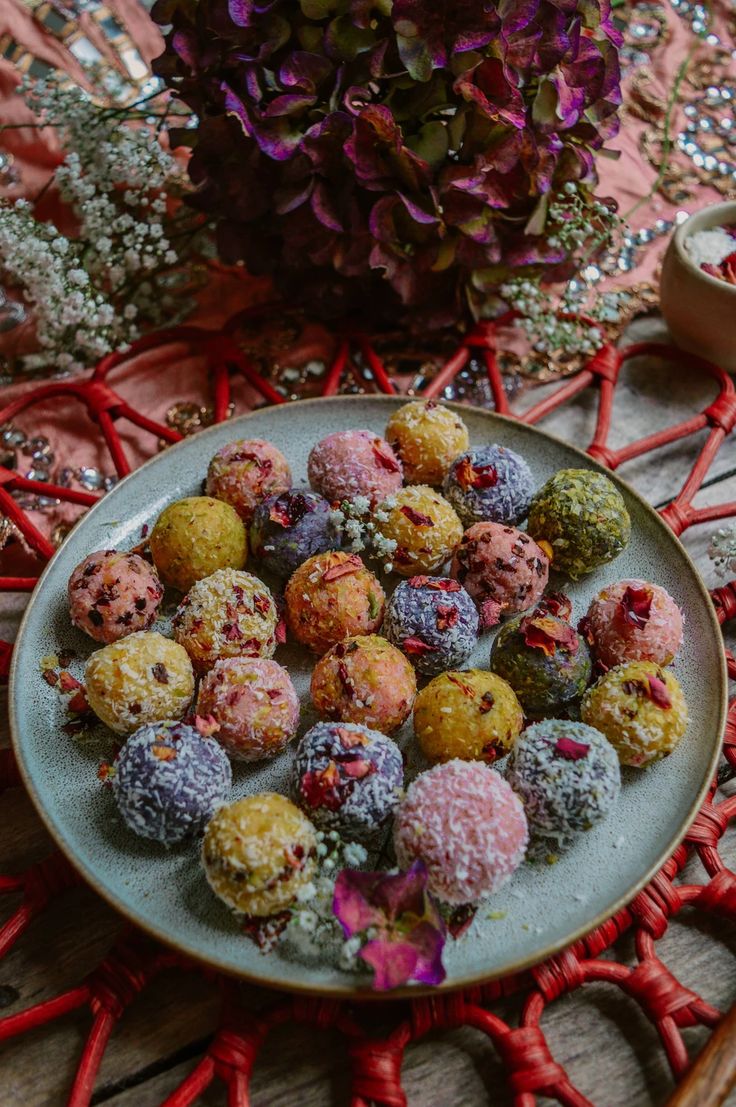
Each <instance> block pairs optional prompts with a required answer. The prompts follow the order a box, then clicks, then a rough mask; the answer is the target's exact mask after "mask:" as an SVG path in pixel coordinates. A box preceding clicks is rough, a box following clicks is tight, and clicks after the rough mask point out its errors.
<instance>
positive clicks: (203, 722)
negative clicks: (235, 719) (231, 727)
mask: <svg viewBox="0 0 736 1107" xmlns="http://www.w3.org/2000/svg"><path fill="white" fill-rule="evenodd" d="M194 729H195V730H196V731H198V733H199V734H201V735H202V737H203V738H209V737H210V735H212V734H215V733H216V731H218V730H219V729H220V724H219V723H218V721H217V719H216V718H215V717H214V715H195V716H194Z"/></svg>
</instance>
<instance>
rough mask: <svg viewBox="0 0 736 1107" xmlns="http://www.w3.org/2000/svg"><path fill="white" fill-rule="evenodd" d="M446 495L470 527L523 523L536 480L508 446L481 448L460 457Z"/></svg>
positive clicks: (449, 479)
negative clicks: (489, 523) (480, 524)
mask: <svg viewBox="0 0 736 1107" xmlns="http://www.w3.org/2000/svg"><path fill="white" fill-rule="evenodd" d="M442 491H443V493H444V496H445V499H447V500H449V501H450V503H451V504H452V506H453V507H454V508H455V511H456V512H457V513H458V515H459V516H460V518H461V519H462V521H463V523H464V524H465V526H466V527H469V526H472V524H473V523H482V522H486V521H488V522H492V523H507V524H508V523H511V524H514V525H515V524H516V523H519V522H521V520H522V519H524V518H525V517H526V514H527V512H528V511H529V504H530V503H531V499H532V495H533V493H534V479H533V477H532V474H531V470H530V468H529V466H528V465H527V463H526V462H525V461H524V458H523V457H519V455H518V454H515V453H514V451H513V450H508V449H507V448H506V447H505V446H477V447H476V448H475V449H473V450H468V451H467V452H466V453H464V454H460V456H459V457H456V458H455V460H454V461H453V463H452V465H451V466H450V471H449V472H448V474H447V476H446V477H445V483H444V485H443V488H442Z"/></svg>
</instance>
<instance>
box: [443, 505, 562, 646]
mask: <svg viewBox="0 0 736 1107" xmlns="http://www.w3.org/2000/svg"><path fill="white" fill-rule="evenodd" d="M450 572H451V575H452V576H453V577H455V578H456V579H457V580H459V581H460V583H461V584H462V585H463V587H464V588H465V589H467V591H468V592H469V593H470V595H471V596H472V597H473V599H474V600H475V602H476V604H477V605H478V609H479V611H480V614H481V624H482V625H483V626H487V627H488V626H494V625H495V624H496V623H497V622H498V621H499V619H500V618H501V616H502V615H508V614H513V613H514V612H516V611H525V610H526V608H528V607H533V606H534V605H535V604H536V603H537V602H538V601H539V600H540V599H541V597H542V593H543V592H544V589H545V588H546V587H547V581H548V579H549V558H548V557H547V554H546V553H545V552H544V550H543V549H542V548H541V547H540V546H538V545H537V543H536V542H535V541H534V539H533V538H530V537H529V535H528V534H524V532H523V531H521V530H516V528H515V527H508V526H504V525H503V524H502V523H475V524H474V525H473V526H472V527H470V528H469V530H466V532H465V534H464V535H463V539H462V542H461V543H460V545H459V546H458V548H457V549H456V551H455V556H454V557H453V559H452V568H451V570H450Z"/></svg>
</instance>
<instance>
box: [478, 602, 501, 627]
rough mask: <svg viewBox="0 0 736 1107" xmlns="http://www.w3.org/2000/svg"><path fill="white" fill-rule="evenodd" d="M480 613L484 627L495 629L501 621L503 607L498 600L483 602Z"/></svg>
mask: <svg viewBox="0 0 736 1107" xmlns="http://www.w3.org/2000/svg"><path fill="white" fill-rule="evenodd" d="M478 613H479V615H480V625H481V626H482V627H486V628H488V627H495V626H496V625H497V624H498V623H499V622H500V621H501V615H502V613H503V607H502V606H501V604H500V603H497V602H496V600H490V599H489V600H483V603H482V604H481V605H480V609H479V612H478Z"/></svg>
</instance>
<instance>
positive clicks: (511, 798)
mask: <svg viewBox="0 0 736 1107" xmlns="http://www.w3.org/2000/svg"><path fill="white" fill-rule="evenodd" d="M528 837H529V835H528V830H527V823H526V816H525V815H524V808H523V806H522V804H521V801H520V800H519V798H518V796H516V795H515V794H514V792H513V791H512V790H511V788H510V787H509V785H508V784H507V783H506V781H505V780H504V779H503V777H502V776H499V774H498V773H497V772H495V770H493V769H490V768H489V767H488V766H487V765H483V764H481V763H480V762H478V761H459V760H456V761H447V762H446V763H445V764H443V765H435V766H434V767H433V768H431V769H430V770H429V771H428V772H426V773H422V774H421V775H420V776H418V777H417V778H416V780H414V781H412V783H411V784H410V785H409V787H408V789H407V793H406V796H405V798H404V799H403V800H402V802H401V805H400V806H399V810H398V811H397V813H396V819H395V821H394V847H395V849H396V858H397V860H398V862H399V865H400V866H401V868H402V869H408V868H409V867H410V865H412V864H413V862H414V861H416V860H420V861H423V862H424V864H425V865H426V866H427V872H428V879H427V887H428V888H429V891H430V892H431V893H432V894H433V895H435V896H437V898H438V899H440V900H442V901H443V902H445V903H450V904H465V903H470V904H472V903H478V902H479V901H480V900H482V899H485V898H486V897H487V896H490V895H491V894H492V893H493V892H497V891H498V890H499V888H501V887H502V886H503V885H504V884H505V883H506V881H507V880H508V879H509V877H511V876H512V875H513V873H515V872H516V870H517V869H518V867H519V865H520V864H521V862H522V860H523V858H524V853H525V851H526V845H527V841H528Z"/></svg>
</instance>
